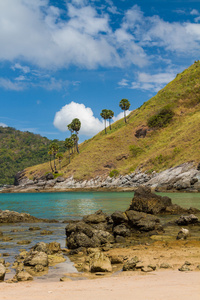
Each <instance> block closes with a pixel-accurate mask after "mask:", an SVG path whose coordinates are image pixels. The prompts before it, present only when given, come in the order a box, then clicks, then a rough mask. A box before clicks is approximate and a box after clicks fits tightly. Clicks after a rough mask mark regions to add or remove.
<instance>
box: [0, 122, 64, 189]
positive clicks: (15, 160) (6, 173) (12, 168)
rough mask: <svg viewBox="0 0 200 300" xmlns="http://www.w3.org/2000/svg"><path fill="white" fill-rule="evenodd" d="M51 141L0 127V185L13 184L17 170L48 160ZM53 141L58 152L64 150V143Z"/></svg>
mask: <svg viewBox="0 0 200 300" xmlns="http://www.w3.org/2000/svg"><path fill="white" fill-rule="evenodd" d="M51 142H52V141H50V140H48V139H47V138H46V137H41V136H40V135H39V134H33V133H30V132H21V131H19V130H16V129H14V128H12V127H0V168H1V172H0V185H4V184H13V183H14V176H15V174H16V173H17V172H18V171H22V170H23V169H25V168H27V167H30V166H33V165H36V164H38V163H39V164H40V163H44V162H48V161H49V155H48V149H49V146H50V144H51ZM54 142H56V143H58V145H59V148H60V152H64V143H63V142H60V141H57V140H54ZM48 165H49V164H48Z"/></svg>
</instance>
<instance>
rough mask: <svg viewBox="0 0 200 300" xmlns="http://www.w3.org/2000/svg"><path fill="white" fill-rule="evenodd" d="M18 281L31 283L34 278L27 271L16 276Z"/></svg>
mask: <svg viewBox="0 0 200 300" xmlns="http://www.w3.org/2000/svg"><path fill="white" fill-rule="evenodd" d="M15 277H16V279H17V281H29V280H33V276H31V275H30V274H29V273H28V272H27V271H24V270H23V271H19V272H17V274H16V276H15Z"/></svg>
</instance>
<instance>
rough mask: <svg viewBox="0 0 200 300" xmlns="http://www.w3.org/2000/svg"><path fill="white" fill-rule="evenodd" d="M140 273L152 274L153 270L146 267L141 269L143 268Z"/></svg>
mask: <svg viewBox="0 0 200 300" xmlns="http://www.w3.org/2000/svg"><path fill="white" fill-rule="evenodd" d="M141 271H142V272H145V273H149V272H153V271H154V269H153V268H152V267H150V266H148V267H143V268H142V269H141Z"/></svg>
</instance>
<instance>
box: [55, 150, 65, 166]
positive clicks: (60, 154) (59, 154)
mask: <svg viewBox="0 0 200 300" xmlns="http://www.w3.org/2000/svg"><path fill="white" fill-rule="evenodd" d="M56 158H58V161H59V165H60V169H61V161H62V159H63V153H60V152H58V153H57V154H56Z"/></svg>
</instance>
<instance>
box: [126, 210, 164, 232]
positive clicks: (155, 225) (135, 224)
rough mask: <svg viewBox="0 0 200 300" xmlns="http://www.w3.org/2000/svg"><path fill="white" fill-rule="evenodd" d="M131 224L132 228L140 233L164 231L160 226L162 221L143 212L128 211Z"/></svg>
mask: <svg viewBox="0 0 200 300" xmlns="http://www.w3.org/2000/svg"><path fill="white" fill-rule="evenodd" d="M126 214H127V217H128V220H129V224H130V226H131V228H133V229H137V230H140V231H145V232H147V231H153V230H156V229H158V230H162V226H161V225H160V219H159V218H157V217H155V216H152V215H151V214H146V213H143V212H137V211H134V210H128V211H127V212H126Z"/></svg>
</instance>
